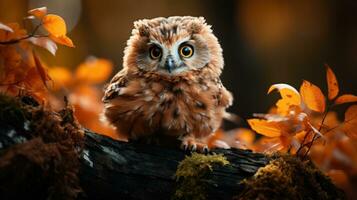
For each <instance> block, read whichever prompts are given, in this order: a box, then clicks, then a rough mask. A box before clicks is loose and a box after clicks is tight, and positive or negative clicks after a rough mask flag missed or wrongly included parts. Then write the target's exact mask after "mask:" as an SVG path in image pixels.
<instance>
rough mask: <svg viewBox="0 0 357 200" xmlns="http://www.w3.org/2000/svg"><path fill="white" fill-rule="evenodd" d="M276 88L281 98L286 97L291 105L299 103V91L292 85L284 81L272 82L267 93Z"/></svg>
mask: <svg viewBox="0 0 357 200" xmlns="http://www.w3.org/2000/svg"><path fill="white" fill-rule="evenodd" d="M275 89H277V90H278V91H279V92H280V95H281V97H282V98H283V99H286V101H287V102H289V104H291V105H300V103H301V97H300V94H299V92H298V91H297V90H296V89H295V88H293V87H292V86H290V85H288V84H284V83H280V84H274V85H272V86H270V88H269V90H268V94H269V93H270V92H272V91H273V90H275Z"/></svg>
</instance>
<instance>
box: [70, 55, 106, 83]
mask: <svg viewBox="0 0 357 200" xmlns="http://www.w3.org/2000/svg"><path fill="white" fill-rule="evenodd" d="M112 70H113V64H112V63H111V62H110V61H109V60H106V59H97V58H93V57H91V58H89V59H87V60H86V61H85V62H84V63H82V64H80V65H79V67H78V68H77V70H76V72H75V78H76V80H77V81H80V82H81V83H83V82H84V83H85V82H86V83H91V84H98V83H102V82H104V81H106V80H107V79H108V78H109V76H110V74H111V73H112Z"/></svg>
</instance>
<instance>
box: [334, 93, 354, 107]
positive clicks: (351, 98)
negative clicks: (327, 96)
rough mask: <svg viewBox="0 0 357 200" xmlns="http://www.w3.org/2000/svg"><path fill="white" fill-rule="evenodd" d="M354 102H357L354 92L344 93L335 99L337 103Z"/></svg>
mask: <svg viewBox="0 0 357 200" xmlns="http://www.w3.org/2000/svg"><path fill="white" fill-rule="evenodd" d="M352 102H357V96H356V95H353V94H344V95H341V96H339V97H337V99H336V100H335V104H336V105H338V104H343V103H352Z"/></svg>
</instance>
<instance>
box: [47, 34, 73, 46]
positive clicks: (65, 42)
mask: <svg viewBox="0 0 357 200" xmlns="http://www.w3.org/2000/svg"><path fill="white" fill-rule="evenodd" d="M50 38H51V39H52V40H53V41H55V42H56V43H58V44H62V45H65V46H67V47H74V44H73V42H72V40H71V39H70V38H69V37H67V36H65V35H60V36H58V37H56V36H52V35H50Z"/></svg>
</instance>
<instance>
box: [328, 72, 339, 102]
mask: <svg viewBox="0 0 357 200" xmlns="http://www.w3.org/2000/svg"><path fill="white" fill-rule="evenodd" d="M326 80H327V88H328V98H329V99H330V100H332V99H334V98H335V97H336V96H337V95H338V91H339V88H338V82H337V78H336V75H335V73H334V72H333V71H332V69H331V68H330V67H329V66H328V65H326Z"/></svg>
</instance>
